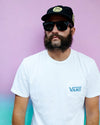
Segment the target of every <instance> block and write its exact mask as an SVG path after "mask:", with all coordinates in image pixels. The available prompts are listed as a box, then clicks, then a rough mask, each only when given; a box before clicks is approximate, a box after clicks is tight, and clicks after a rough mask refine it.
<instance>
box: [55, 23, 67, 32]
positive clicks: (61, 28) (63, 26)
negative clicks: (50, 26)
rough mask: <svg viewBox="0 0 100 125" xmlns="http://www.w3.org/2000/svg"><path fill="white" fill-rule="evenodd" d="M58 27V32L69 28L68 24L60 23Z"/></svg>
mask: <svg viewBox="0 0 100 125" xmlns="http://www.w3.org/2000/svg"><path fill="white" fill-rule="evenodd" d="M56 25H57V28H58V30H60V31H64V30H66V29H67V27H68V22H58V23H57V24H56Z"/></svg>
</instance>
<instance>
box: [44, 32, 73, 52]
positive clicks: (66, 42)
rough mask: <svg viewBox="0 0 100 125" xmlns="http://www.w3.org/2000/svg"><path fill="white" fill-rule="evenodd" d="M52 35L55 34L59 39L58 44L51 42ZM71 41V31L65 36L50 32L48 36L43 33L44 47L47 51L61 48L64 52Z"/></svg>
mask: <svg viewBox="0 0 100 125" xmlns="http://www.w3.org/2000/svg"><path fill="white" fill-rule="evenodd" d="M54 36H57V37H58V38H59V39H60V41H59V42H60V43H59V44H53V43H52V39H53V37H54ZM72 41H73V38H72V33H71V31H70V33H69V34H68V36H67V37H63V36H61V35H58V33H55V34H52V35H51V36H50V37H47V34H46V33H45V36H44V45H45V48H46V49H47V50H49V51H54V50H61V51H62V52H64V51H65V50H67V49H68V48H69V47H71V45H72Z"/></svg>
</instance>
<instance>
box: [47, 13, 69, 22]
mask: <svg viewBox="0 0 100 125" xmlns="http://www.w3.org/2000/svg"><path fill="white" fill-rule="evenodd" d="M47 21H52V22H55V21H67V19H66V18H65V17H63V16H60V15H52V16H50V18H49V19H48V20H47Z"/></svg>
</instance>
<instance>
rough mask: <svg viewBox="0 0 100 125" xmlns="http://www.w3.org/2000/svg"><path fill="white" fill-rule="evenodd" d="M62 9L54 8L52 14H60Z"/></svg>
mask: <svg viewBox="0 0 100 125" xmlns="http://www.w3.org/2000/svg"><path fill="white" fill-rule="evenodd" d="M61 11H62V8H61V7H55V8H53V12H61Z"/></svg>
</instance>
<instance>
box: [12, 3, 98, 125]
mask: <svg viewBox="0 0 100 125" xmlns="http://www.w3.org/2000/svg"><path fill="white" fill-rule="evenodd" d="M41 19H42V20H43V21H44V22H43V27H44V30H45V37H44V45H45V47H46V50H44V51H42V52H39V53H37V54H35V55H32V56H30V57H27V58H25V59H24V60H23V62H22V63H21V65H20V67H19V69H18V71H17V74H16V77H15V80H14V83H13V86H12V89H11V91H12V92H13V93H15V104H14V111H13V118H12V124H13V125H24V121H25V114H26V108H27V104H28V99H29V97H30V98H31V100H32V102H33V109H34V114H33V119H32V125H84V107H86V125H99V95H100V73H99V71H98V68H97V66H96V63H95V61H94V60H93V59H91V58H90V57H88V56H86V55H84V54H82V53H79V52H77V51H75V50H73V49H71V44H72V38H73V35H74V32H75V28H74V16H73V11H72V9H71V8H70V7H66V6H61V5H59V6H55V7H52V8H50V9H49V10H48V11H47V14H45V15H44V16H42V18H41Z"/></svg>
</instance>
